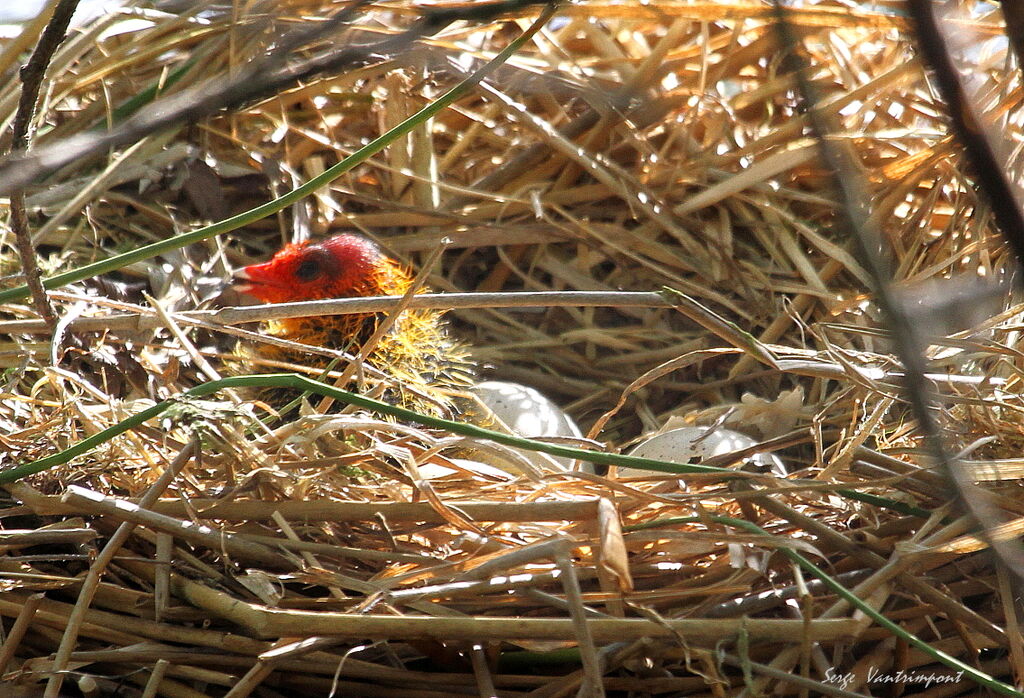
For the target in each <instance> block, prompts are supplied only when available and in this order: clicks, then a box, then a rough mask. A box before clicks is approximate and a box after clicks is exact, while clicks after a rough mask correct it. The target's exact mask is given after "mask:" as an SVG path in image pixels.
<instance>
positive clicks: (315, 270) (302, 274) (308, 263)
mask: <svg viewBox="0 0 1024 698" xmlns="http://www.w3.org/2000/svg"><path fill="white" fill-rule="evenodd" d="M295 276H296V278H298V279H299V280H300V281H312V280H313V279H315V278H316V277H318V276H320V260H318V259H304V260H302V261H301V262H300V263H299V266H298V267H297V268H296V269H295Z"/></svg>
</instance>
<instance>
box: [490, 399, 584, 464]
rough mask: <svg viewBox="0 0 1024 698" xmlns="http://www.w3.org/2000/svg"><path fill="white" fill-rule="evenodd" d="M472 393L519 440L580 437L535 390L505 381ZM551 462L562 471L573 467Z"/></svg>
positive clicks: (564, 461)
mask: <svg viewBox="0 0 1024 698" xmlns="http://www.w3.org/2000/svg"><path fill="white" fill-rule="evenodd" d="M472 392H473V394H475V395H476V396H477V397H478V398H480V401H481V402H482V403H484V404H485V405H487V407H488V408H489V409H490V410H491V412H493V413H494V416H495V417H497V418H498V419H500V420H501V421H502V422H503V423H504V424H505V425H506V426H507V427H508V428H509V429H511V430H512V432H513V433H515V434H517V435H519V436H525V437H527V438H534V437H546V436H568V437H575V438H580V437H581V436H582V434H581V433H580V430H579V427H577V426H576V423H575V422H573V421H572V418H571V417H570V416H569V415H567V414H566V413H565V412H564V411H562V408H561V407H559V406H558V405H556V404H555V403H554V402H552V401H551V400H549V399H548V398H546V397H544V395H542V394H541V393H540V391H538V390H536V389H534V388H531V387H529V386H526V385H520V384H518V383H506V382H505V381H483V382H482V383H478V384H477V385H475V386H474V387H473V388H472ZM550 458H551V460H554V461H555V462H556V463H558V464H560V465H561V466H562V468H567V467H569V464H570V463H572V460H571V459H569V458H559V457H556V456H551V457H550ZM588 469H589V468H588Z"/></svg>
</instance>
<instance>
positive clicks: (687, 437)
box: [619, 427, 786, 475]
mask: <svg viewBox="0 0 1024 698" xmlns="http://www.w3.org/2000/svg"><path fill="white" fill-rule="evenodd" d="M709 432H710V433H709ZM756 445H757V441H755V440H754V439H752V438H750V437H749V436H747V435H746V434H741V433H739V432H738V431H732V430H731V429H723V428H722V427H719V428H717V429H715V428H713V427H680V428H678V429H671V430H669V431H665V432H662V433H660V434H657V435H655V436H652V437H651V438H650V439H648V440H647V441H644V442H642V443H640V444H637V446H636V447H635V448H633V450H632V451H630V452H629V455H631V456H638V457H640V458H652V459H654V460H663V461H668V462H670V463H687V462H692V461H694V460H696V459H700V460H707V459H708V458H711V457H713V456H721V455H724V454H726V453H732V452H734V451H741V450H743V449H746V448H750V447H751V446H756ZM749 460H750V461H752V462H753V463H754V464H755V465H756V466H759V469H765V470H771V471H772V472H774V473H775V474H776V475H785V474H786V469H785V467H784V466H783V465H782V461H781V460H779V458H778V457H777V456H776V455H775V454H773V453H756V454H754V455H753V456H751V457H750V459H749ZM648 472H655V471H653V470H639V469H633V468H622V469H620V470H619V474H620V475H629V474H630V473H648Z"/></svg>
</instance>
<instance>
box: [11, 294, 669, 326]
mask: <svg viewBox="0 0 1024 698" xmlns="http://www.w3.org/2000/svg"><path fill="white" fill-rule="evenodd" d="M401 301H402V297H401V296H372V297H369V298H333V299H330V300H319V301H301V302H298V303H271V304H267V305H253V306H247V307H229V308H221V309H219V310H194V311H187V312H182V313H176V314H174V315H173V317H174V318H175V320H178V321H180V322H183V323H189V324H198V323H204V324H207V323H213V324H217V325H241V324H244V323H248V322H261V321H268V320H286V319H289V318H296V317H308V316H320V315H353V314H358V313H380V312H389V311H392V310H394V308H395V307H396V306H397V305H398V304H399V303H401ZM674 305H675V303H674V302H673V301H672V300H670V299H668V298H666V297H665V296H663V295H662V294H660V293H656V292H653V291H533V292H516V293H508V292H504V291H499V292H494V293H483V292H480V293H419V294H416V295H415V296H414V297H412V298H410V299H409V304H408V306H406V307H408V308H409V309H414V310H428V309H429V310H455V309H466V308H557V307H576V308H596V307H608V308H630V307H632V308H671V307H673V306H674ZM136 307H137V310H136V312H134V313H131V314H128V313H125V314H116V315H104V316H99V317H84V318H78V319H76V320H74V321H73V322H71V323H69V324H68V330H69V331H76V332H95V331H108V330H110V331H135V330H151V329H154V328H156V327H162V326H163V324H162V323H161V322H160V320H159V319H158V318H157V317H156V316H155V315H154V312H153V310H152V309H150V308H144V307H142V306H136ZM133 310H135V308H133ZM47 331H48V328H47V327H46V325H45V324H43V323H42V322H40V321H39V320H11V321H7V322H0V335H4V334H6V335H13V334H38V333H43V332H47Z"/></svg>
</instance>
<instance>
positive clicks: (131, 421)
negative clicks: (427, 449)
mask: <svg viewBox="0 0 1024 698" xmlns="http://www.w3.org/2000/svg"><path fill="white" fill-rule="evenodd" d="M226 388H291V389H294V390H298V391H303V392H309V393H316V394H318V395H326V396H329V397H331V398H334V399H335V400H337V401H339V402H344V403H346V404H349V405H355V406H356V407H362V408H364V409H368V410H372V411H374V412H378V413H381V414H386V415H390V416H392V417H396V418H398V419H401V420H404V421H407V422H412V423H415V424H421V425H423V426H427V427H433V428H436V429H445V430H447V431H450V432H452V433H454V434H460V435H462V436H469V437H474V438H479V439H487V440H490V441H494V442H496V443H500V444H505V445H506V446H513V447H515V448H522V449H525V450H527V451H541V452H543V453H547V454H550V455H552V456H561V457H564V458H571V459H575V460H581V461H585V462H589V463H594V464H597V465H615V466H619V467H622V468H641V469H644V470H653V471H657V472H662V473H669V474H672V475H685V474H687V473H704V474H715V475H721V476H722V480H729V479H733V478H737V477H743V476H744V474H743V473H740V472H737V471H735V470H731V469H729V468H718V467H714V466H710V465H699V464H693V463H670V462H668V461H661V460H654V459H651V458H638V457H635V456H623V455H620V454H617V453H601V452H599V451H587V450H585V449H582V448H570V447H568V446H559V445H557V444H549V443H544V442H542V441H534V440H532V439H526V438H523V437H520V436H512V435H509V434H503V433H501V432H497V431H491V430H490V429H484V428H483V427H478V426H475V425H473V424H463V423H461V422H453V421H451V420H449V419H441V418H440V417H432V416H429V415H424V414H420V413H419V412H413V411H412V410H409V409H406V408H404V407H398V406H396V405H389V404H387V403H386V402H380V401H379V400H373V399H371V398H368V397H364V396H362V395H357V394H356V393H350V392H348V391H346V390H341V389H340V388H335V387H334V386H331V385H327V384H325V383H321V382H319V381H316V380H313V379H312V378H306V377H305V376H299V375H296V374H293V373H267V374H262V375H255V376H233V377H231V378H223V379H221V380H218V381H211V382H209V383H204V384H203V385H199V386H196V387H195V388H192V389H190V390H186V391H185V392H183V393H182V394H181V395H179V396H176V397H173V398H170V399H168V400H164V401H163V402H161V403H158V404H156V405H153V406H152V407H149V408H147V409H145V410H143V411H141V412H139V413H138V414H136V415H134V416H132V417H129V418H128V419H125V420H124V421H122V422H119V423H117V424H115V425H113V426H110V427H107V428H106V429H104V430H103V431H101V432H98V433H96V434H93V435H92V436H90V437H88V438H87V439H83V440H82V441H80V442H78V443H77V444H75V445H74V446H71V447H70V448H67V449H65V450H63V451H61V452H59V453H55V454H53V455H51V456H46V457H45V458H40V459H39V460H35V461H32V462H29V463H25V464H23V465H19V466H17V467H14V468H11V469H9V470H6V471H3V472H0V484H4V483H8V482H15V481H17V480H20V479H21V478H23V477H25V476H27V475H32V474H34V473H38V472H42V471H43V470H47V469H49V468H52V467H54V466H57V465H61V464H63V463H67V462H68V461H70V460H71V459H72V458H75V457H77V456H80V455H83V454H85V453H87V452H88V451H90V450H92V449H93V448H95V447H97V446H99V445H100V444H102V443H104V442H106V441H108V440H109V439H112V438H113V437H115V436H117V435H119V434H123V433H124V432H126V431H128V430H129V429H133V428H135V427H137V426H139V425H141V424H143V423H144V422H146V421H148V420H150V419H152V418H153V417H156V416H158V415H160V414H161V413H163V412H164V411H165V410H167V409H168V408H169V407H171V406H172V405H174V404H175V403H176V402H178V401H180V400H182V399H187V398H189V397H203V396H205V395H210V394H212V393H215V392H217V391H219V390H223V389H226ZM836 492H837V493H838V494H841V495H843V496H846V497H848V498H850V499H857V500H866V501H869V502H870V503H871V504H874V505H875V506H879V507H883V508H889V509H895V510H896V511H899V512H900V513H913V512H907V511H904V509H905V508H906V507H907V505H905V504H903V503H901V502H895V501H892V500H888V499H885V498H883V497H878V496H875V495H865V494H864V493H861V492H857V491H856V490H850V489H845V488H844V489H840V490H836ZM916 511H917V512H918V515H920V516H922V517H924V518H927V517H928V515H929V512H927V511H924V510H922V509H917V510H916Z"/></svg>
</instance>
